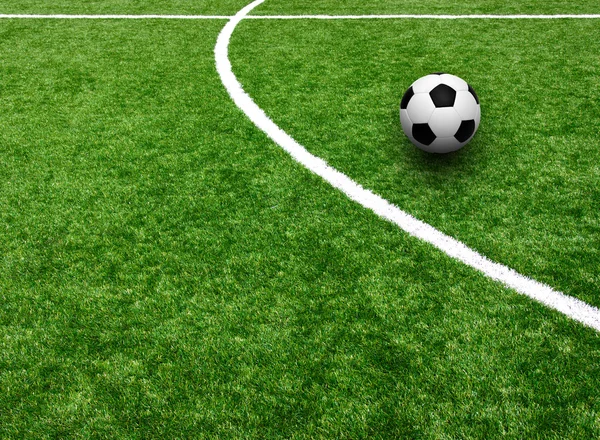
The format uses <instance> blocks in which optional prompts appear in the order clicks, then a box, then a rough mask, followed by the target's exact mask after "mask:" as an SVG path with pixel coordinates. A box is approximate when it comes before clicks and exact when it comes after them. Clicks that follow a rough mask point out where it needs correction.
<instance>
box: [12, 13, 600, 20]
mask: <svg viewBox="0 0 600 440" xmlns="http://www.w3.org/2000/svg"><path fill="white" fill-rule="evenodd" d="M2 18H33V19H66V20H71V19H86V20H107V19H124V20H152V19H161V20H230V19H232V18H233V17H231V16H228V15H158V14H146V15H118V14H83V15H76V14H75V15H74V14H0V19H2ZM244 18H246V19H253V20H363V19H407V18H410V19H435V20H457V19H509V20H517V19H519V20H521V19H542V20H543V19H562V18H587V19H590V18H597V19H599V18H600V14H579V15H578V14H556V15H486V14H480V15H432V14H420V15H417V14H397V15H247V16H246V17H244Z"/></svg>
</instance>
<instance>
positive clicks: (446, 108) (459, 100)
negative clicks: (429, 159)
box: [400, 73, 481, 153]
mask: <svg viewBox="0 0 600 440" xmlns="http://www.w3.org/2000/svg"><path fill="white" fill-rule="evenodd" d="M480 118H481V109H480V107H479V98H478V97H477V94H476V93H475V90H473V88H472V87H471V86H470V85H469V84H467V82H466V81H464V80H462V79H461V78H459V77H458V76H454V75H450V74H448V73H433V74H431V75H426V76H424V77H422V78H419V79H418V80H416V81H415V82H414V83H412V85H411V86H410V87H409V88H408V90H407V91H406V93H405V94H404V96H403V97H402V101H400V123H401V124H402V129H403V130H404V133H405V134H406V136H408V138H409V139H410V141H411V142H412V143H413V144H415V145H416V146H417V147H419V148H420V149H421V150H424V151H427V152H429V153H449V152H451V151H456V150H458V149H459V148H462V147H464V146H465V145H466V144H467V143H468V142H469V141H470V140H471V139H472V138H473V135H474V134H475V132H476V131H477V128H478V127H479V120H480Z"/></svg>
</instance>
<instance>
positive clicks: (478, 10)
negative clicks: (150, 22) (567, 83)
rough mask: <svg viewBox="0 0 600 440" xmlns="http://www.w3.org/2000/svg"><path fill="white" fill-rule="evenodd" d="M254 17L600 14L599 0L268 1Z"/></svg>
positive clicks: (255, 12) (256, 10)
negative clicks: (272, 15)
mask: <svg viewBox="0 0 600 440" xmlns="http://www.w3.org/2000/svg"><path fill="white" fill-rule="evenodd" d="M252 13H253V14H256V15H260V14H330V15H335V14H598V13H599V12H598V2H597V1H596V0H578V1H577V2H571V1H564V0H550V1H544V2H542V1H539V0H513V1H503V0H467V1H460V2H458V1H456V0H427V1H425V2H424V1H419V0H363V1H355V0H337V1H331V0H321V1H310V2H308V1H303V0H268V1H266V2H265V3H263V4H262V5H260V6H259V7H258V8H256V9H255V10H254V11H253V12H252Z"/></svg>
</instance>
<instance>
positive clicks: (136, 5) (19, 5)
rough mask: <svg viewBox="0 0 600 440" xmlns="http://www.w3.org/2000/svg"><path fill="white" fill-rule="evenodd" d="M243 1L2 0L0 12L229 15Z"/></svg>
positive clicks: (243, 4)
mask: <svg viewBox="0 0 600 440" xmlns="http://www.w3.org/2000/svg"><path fill="white" fill-rule="evenodd" d="M247 4H248V2H246V1H244V0H160V1H158V0H144V1H140V0H86V1H81V0H80V1H72V0H53V1H51V2H50V1H45V2H42V1H40V0H3V1H2V5H1V6H0V8H1V9H2V12H0V14H173V15H182V14H189V15H199V14H206V15H233V14H235V13H236V12H237V11H239V10H240V9H242V8H243V7H244V6H246V5H247Z"/></svg>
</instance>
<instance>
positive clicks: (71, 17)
mask: <svg viewBox="0 0 600 440" xmlns="http://www.w3.org/2000/svg"><path fill="white" fill-rule="evenodd" d="M0 18H35V19H61V20H76V19H80V20H81V19H85V20H107V19H118V20H121V19H123V20H148V19H162V20H229V19H230V18H231V17H230V16H228V15H152V14H149V15H114V14H108V15H107V14H105V15H97V14H91V15H90V14H85V15H72V14H0Z"/></svg>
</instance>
